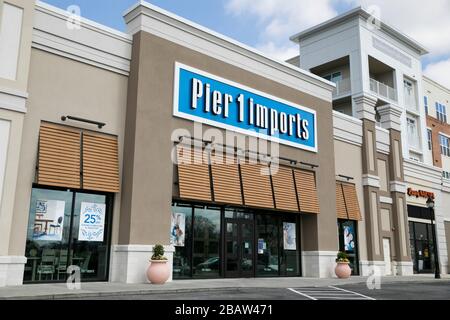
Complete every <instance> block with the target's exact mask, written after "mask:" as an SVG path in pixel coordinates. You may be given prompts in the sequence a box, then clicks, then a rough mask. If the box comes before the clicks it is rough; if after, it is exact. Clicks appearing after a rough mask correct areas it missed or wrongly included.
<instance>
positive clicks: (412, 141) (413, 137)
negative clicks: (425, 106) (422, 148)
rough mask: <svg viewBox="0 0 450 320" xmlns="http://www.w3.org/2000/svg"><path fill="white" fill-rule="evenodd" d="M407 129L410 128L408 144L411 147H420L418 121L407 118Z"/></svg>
mask: <svg viewBox="0 0 450 320" xmlns="http://www.w3.org/2000/svg"><path fill="white" fill-rule="evenodd" d="M406 123H407V128H408V131H407V132H408V142H409V145H410V146H411V147H418V143H419V141H418V140H419V135H418V130H417V120H416V119H415V118H412V117H407V118H406Z"/></svg>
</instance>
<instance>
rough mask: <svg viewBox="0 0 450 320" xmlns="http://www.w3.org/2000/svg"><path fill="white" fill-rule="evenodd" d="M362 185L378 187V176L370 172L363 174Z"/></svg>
mask: <svg viewBox="0 0 450 320" xmlns="http://www.w3.org/2000/svg"><path fill="white" fill-rule="evenodd" d="M362 185H363V186H364V187H366V186H369V187H374V188H378V189H380V177H378V176H374V175H372V174H363V176H362Z"/></svg>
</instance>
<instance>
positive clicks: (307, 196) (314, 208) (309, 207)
mask: <svg viewBox="0 0 450 320" xmlns="http://www.w3.org/2000/svg"><path fill="white" fill-rule="evenodd" d="M294 175H295V183H296V186H297V194H298V198H299V202H300V211H301V212H307V213H317V214H318V213H319V198H318V196H317V186H316V177H315V174H314V172H311V171H305V170H294Z"/></svg>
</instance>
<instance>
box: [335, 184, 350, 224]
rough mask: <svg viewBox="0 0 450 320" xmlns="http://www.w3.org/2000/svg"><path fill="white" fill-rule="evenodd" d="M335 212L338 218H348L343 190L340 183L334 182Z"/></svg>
mask: <svg viewBox="0 0 450 320" xmlns="http://www.w3.org/2000/svg"><path fill="white" fill-rule="evenodd" d="M336 214H337V217H338V219H345V220H347V219H348V215H347V208H346V207H345V200H344V192H343V191H342V183H340V182H336Z"/></svg>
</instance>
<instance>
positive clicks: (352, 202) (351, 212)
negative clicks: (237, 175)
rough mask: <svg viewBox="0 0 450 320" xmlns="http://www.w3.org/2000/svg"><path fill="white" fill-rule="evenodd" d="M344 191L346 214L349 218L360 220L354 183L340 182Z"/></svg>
mask: <svg viewBox="0 0 450 320" xmlns="http://www.w3.org/2000/svg"><path fill="white" fill-rule="evenodd" d="M342 189H343V191H344V199H345V204H346V206H347V214H348V219H349V220H356V221H361V220H362V217H361V211H360V209H359V203H358V196H357V194H356V187H355V185H354V184H347V183H343V184H342Z"/></svg>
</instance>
